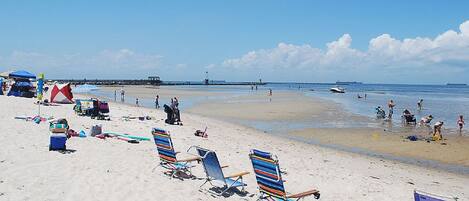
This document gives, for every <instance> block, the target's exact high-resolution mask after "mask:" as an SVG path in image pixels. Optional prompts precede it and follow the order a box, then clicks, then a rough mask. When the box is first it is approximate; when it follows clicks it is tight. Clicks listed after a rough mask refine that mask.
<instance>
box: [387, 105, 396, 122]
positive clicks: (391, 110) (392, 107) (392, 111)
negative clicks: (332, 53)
mask: <svg viewBox="0 0 469 201" xmlns="http://www.w3.org/2000/svg"><path fill="white" fill-rule="evenodd" d="M394 106H396V104H394V101H393V100H390V101H389V103H388V108H389V114H388V119H392V114H393V113H394Z"/></svg>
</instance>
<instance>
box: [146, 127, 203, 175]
mask: <svg viewBox="0 0 469 201" xmlns="http://www.w3.org/2000/svg"><path fill="white" fill-rule="evenodd" d="M152 134H153V138H154V140H155V144H156V149H157V151H158V155H159V157H160V166H162V167H164V168H166V169H168V171H167V173H168V174H169V175H170V176H171V178H173V177H174V176H175V175H177V174H178V173H184V174H186V175H189V176H192V172H191V170H190V168H191V167H193V166H191V165H190V163H191V162H193V161H197V160H200V157H198V156H196V157H192V158H187V159H177V158H176V155H177V154H178V153H179V152H175V151H174V147H173V142H172V141H171V136H170V135H169V132H167V131H165V130H162V129H156V128H154V129H153V130H152Z"/></svg>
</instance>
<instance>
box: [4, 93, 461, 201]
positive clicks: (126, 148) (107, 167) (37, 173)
mask: <svg viewBox="0 0 469 201" xmlns="http://www.w3.org/2000/svg"><path fill="white" fill-rule="evenodd" d="M33 101H34V100H32V99H23V98H13V97H5V96H0V105H1V109H0V122H1V123H0V130H1V134H0V169H1V171H0V200H256V196H257V193H258V191H257V189H256V187H257V186H256V182H255V178H254V175H253V174H252V167H251V164H250V161H249V158H248V153H249V150H250V149H252V148H257V149H261V150H265V151H270V152H273V153H275V154H277V155H278V157H279V159H280V165H281V166H282V168H284V169H286V171H287V172H288V174H287V175H284V179H286V180H287V182H286V189H287V190H288V191H290V192H292V193H296V192H299V191H301V190H308V189H310V188H317V189H319V190H320V191H321V199H320V200H412V199H413V197H412V191H413V190H414V189H420V190H424V191H431V192H434V193H440V194H447V195H452V196H457V197H459V198H460V200H469V177H468V176H467V175H456V174H452V173H447V172H442V171H438V170H432V169H426V168H423V167H417V166H412V165H407V164H401V163H397V162H394V161H387V160H381V159H377V158H371V157H366V156H361V155H356V154H350V153H345V152H340V151H335V150H330V149H326V148H320V147H316V146H312V145H308V144H304V143H299V142H295V141H290V140H285V139H283V138H278V137H273V136H270V135H268V134H264V133H260V132H258V131H255V130H252V129H248V128H245V127H242V126H238V125H234V124H230V123H226V122H221V121H218V120H214V119H208V118H205V117H200V116H196V115H186V114H182V119H183V121H184V126H171V125H165V124H164V122H163V121H161V120H160V121H153V120H151V121H142V122H140V121H138V120H133V121H129V122H124V121H120V120H118V118H113V121H109V122H107V121H97V120H92V119H90V118H88V117H79V116H76V115H75V114H74V113H73V111H72V107H73V106H72V105H61V106H57V107H42V113H43V114H44V115H45V116H49V115H53V116H55V117H65V118H67V119H68V121H69V124H70V125H71V127H72V128H73V129H75V130H80V129H84V128H85V127H90V126H91V125H92V124H96V123H101V124H103V127H104V129H105V130H106V131H115V132H127V133H131V134H135V135H142V136H146V137H151V134H150V130H151V128H152V127H160V128H164V129H167V130H169V131H171V133H172V135H173V141H174V145H175V148H176V150H178V151H185V150H186V149H187V148H189V147H190V146H191V145H200V146H203V147H206V148H209V149H213V150H216V151H217V154H218V156H219V158H220V160H221V163H223V164H228V165H230V167H229V168H228V169H227V171H226V172H227V174H229V173H233V172H236V171H243V170H248V171H250V172H251V174H250V175H247V176H246V177H245V182H246V183H247V184H248V187H247V188H246V190H247V191H248V192H249V194H248V195H247V196H244V197H242V196H240V195H238V194H234V195H232V196H230V197H229V198H220V197H213V196H211V195H210V194H208V193H206V192H200V191H199V185H201V184H202V183H203V180H184V181H180V180H177V179H172V180H171V179H169V178H168V177H167V176H166V175H164V174H163V169H162V168H160V167H158V168H156V169H155V167H156V166H157V164H158V162H159V159H158V156H157V153H156V152H155V150H154V149H155V145H154V143H153V141H152V142H142V143H140V144H129V143H126V142H123V141H118V140H114V139H107V140H101V139H96V138H91V137H87V138H71V139H70V140H69V141H68V142H67V148H69V149H74V150H76V152H74V153H70V154H61V153H58V152H49V151H48V144H49V135H48V125H47V124H46V123H41V124H39V125H37V124H35V123H33V122H25V121H22V120H14V119H13V117H14V116H17V115H33V114H34V113H36V111H37V106H36V105H34V104H33ZM110 106H111V115H112V116H113V117H120V116H123V115H135V116H139V115H149V116H157V117H159V118H160V119H162V118H164V116H165V113H164V112H162V111H161V110H160V111H155V110H151V109H145V108H136V107H131V106H126V105H120V104H115V103H110ZM205 126H208V128H209V129H208V133H209V138H208V139H203V138H199V137H195V136H194V135H193V132H194V131H195V130H196V129H203V128H204V127H205ZM193 171H194V174H195V175H196V176H197V177H200V178H202V177H204V176H205V175H204V173H203V169H202V166H201V165H200V164H197V166H196V167H195V168H193ZM409 182H410V183H413V184H410V183H409ZM207 187H208V186H204V189H206V188H207ZM253 194H256V195H253ZM307 200H313V198H312V197H311V198H309V199H307Z"/></svg>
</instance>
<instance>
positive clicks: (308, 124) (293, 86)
mask: <svg viewBox="0 0 469 201" xmlns="http://www.w3.org/2000/svg"><path fill="white" fill-rule="evenodd" d="M333 86H336V85H335V84H313V83H310V84H299V83H272V84H267V85H263V86H259V91H266V90H268V89H272V90H273V92H274V94H275V92H277V91H296V92H298V91H300V92H302V93H304V94H305V95H306V96H311V97H319V98H322V99H326V100H330V101H333V102H335V103H339V104H340V105H342V106H343V109H344V110H345V111H347V112H350V113H353V114H357V115H361V116H366V117H368V118H369V120H368V121H359V122H357V121H355V120H354V119H352V120H350V119H347V118H343V119H340V118H339V119H338V120H337V121H332V122H331V121H321V120H318V119H305V121H299V122H290V121H276V122H268V121H242V120H241V121H240V122H239V123H242V124H244V125H248V126H250V127H254V128H257V129H259V130H264V131H269V132H275V131H278V132H285V131H287V130H292V129H294V130H297V129H302V128H328V127H331V128H332V127H341V128H347V127H376V126H382V127H387V128H399V127H401V126H402V122H401V118H400V116H401V113H402V111H403V110H404V109H409V110H410V111H411V112H412V113H414V114H415V116H416V118H417V120H419V119H420V118H421V117H423V116H426V115H430V114H431V115H433V117H434V120H433V122H432V123H434V122H436V121H444V122H445V128H450V129H455V128H456V127H457V125H456V120H457V117H458V115H460V114H462V115H464V116H466V117H468V116H469V87H468V86H447V85H397V84H351V85H345V86H342V87H344V88H345V89H346V93H345V94H334V93H330V92H329V89H330V88H331V87H333ZM174 87H175V88H178V89H191V90H200V91H210V92H224V93H223V94H226V95H222V96H220V95H216V96H194V97H186V98H184V100H180V109H181V111H184V110H185V109H188V108H191V107H193V106H194V105H196V104H198V103H202V102H206V101H209V100H223V101H228V102H229V101H230V98H233V97H237V96H241V95H245V94H249V93H251V88H250V86H174ZM91 93H92V94H94V95H98V96H103V97H108V98H109V99H110V100H113V99H114V93H113V92H106V91H102V90H97V91H92V92H91ZM365 93H366V94H367V98H366V99H364V98H362V99H358V98H357V94H360V95H361V96H363V95H364V94H365ZM118 96H119V94H118ZM117 98H118V99H119V97H117ZM390 99H392V100H394V102H395V104H396V106H395V108H394V115H393V120H392V121H391V122H392V123H391V124H389V123H388V122H383V121H381V120H376V118H375V117H376V115H375V108H376V107H377V106H381V107H384V108H385V110H386V112H388V111H387V106H386V105H387V102H388V101H389V100H390ZM420 99H423V100H424V102H423V110H421V111H419V110H417V101H418V100H420ZM125 102H126V103H129V104H135V97H131V96H126V99H125ZM169 102H170V100H169V99H165V98H164V97H161V99H160V106H162V105H163V104H169ZM139 104H140V105H141V106H145V107H150V108H154V107H155V103H154V100H153V99H143V98H139ZM313 120H314V121H313Z"/></svg>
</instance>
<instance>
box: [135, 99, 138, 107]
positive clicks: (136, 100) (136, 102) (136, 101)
mask: <svg viewBox="0 0 469 201" xmlns="http://www.w3.org/2000/svg"><path fill="white" fill-rule="evenodd" d="M135 105H137V107H138V98H136V99H135Z"/></svg>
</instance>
